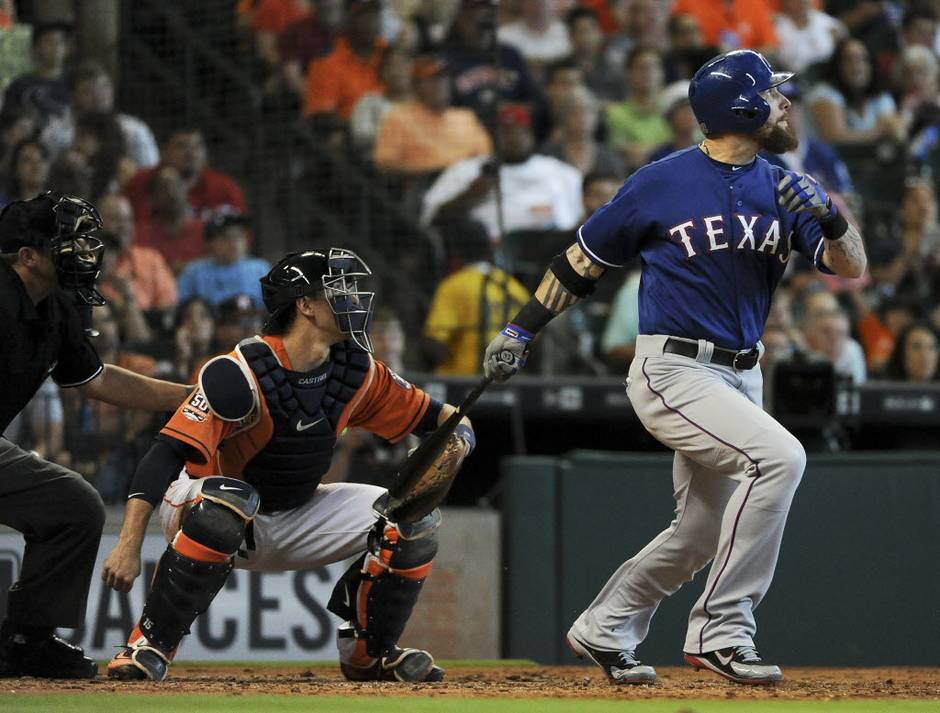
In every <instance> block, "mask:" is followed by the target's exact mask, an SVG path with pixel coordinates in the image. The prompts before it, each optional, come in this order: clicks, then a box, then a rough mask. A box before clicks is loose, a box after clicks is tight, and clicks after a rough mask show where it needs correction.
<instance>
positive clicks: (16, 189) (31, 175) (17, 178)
mask: <svg viewBox="0 0 940 713" xmlns="http://www.w3.org/2000/svg"><path fill="white" fill-rule="evenodd" d="M10 167H11V173H10V177H9V180H8V181H7V185H6V190H5V191H4V196H3V198H2V199H0V207H2V206H6V205H7V204H8V203H11V202H13V201H18V200H29V199H30V198H35V197H36V196H37V195H39V194H40V193H42V192H43V191H44V190H46V189H47V188H48V186H49V172H50V166H49V152H48V151H47V150H46V147H45V146H43V145H42V144H41V143H40V142H39V141H38V140H35V139H27V140H25V141H21V142H20V143H19V144H17V145H16V147H14V149H13V153H12V154H11V156H10Z"/></svg>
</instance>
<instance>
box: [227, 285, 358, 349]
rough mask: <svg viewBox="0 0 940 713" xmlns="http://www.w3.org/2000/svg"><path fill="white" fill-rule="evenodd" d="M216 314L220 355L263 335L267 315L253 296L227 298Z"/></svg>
mask: <svg viewBox="0 0 940 713" xmlns="http://www.w3.org/2000/svg"><path fill="white" fill-rule="evenodd" d="M216 313H217V316H216V321H215V333H214V335H213V337H212V341H213V343H214V345H215V346H214V350H215V351H217V352H219V353H223V352H230V351H231V350H232V349H234V348H235V345H236V344H238V343H239V342H240V341H242V340H243V339H248V338H249V337H253V336H255V335H256V334H261V327H262V326H263V324H264V319H265V314H266V313H265V311H264V310H263V309H262V308H261V307H260V306H259V303H258V302H256V301H255V299H254V298H253V297H252V296H251V295H233V296H232V297H227V298H225V299H224V300H222V301H221V302H219V304H218V305H217V306H216ZM370 336H371V330H370ZM373 342H374V340H373Z"/></svg>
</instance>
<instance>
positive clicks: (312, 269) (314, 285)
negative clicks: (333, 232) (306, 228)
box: [261, 248, 375, 352]
mask: <svg viewBox="0 0 940 713" xmlns="http://www.w3.org/2000/svg"><path fill="white" fill-rule="evenodd" d="M371 274H372V270H370V269H369V266H368V265H366V264H365V262H363V260H362V258H360V257H359V256H358V255H356V253H354V252H353V251H352V250H346V249H345V248H329V249H328V250H326V251H321V250H308V251H306V252H298V253H290V254H289V255H287V256H286V257H284V258H283V259H282V260H281V261H280V262H278V263H277V265H275V266H274V267H273V268H271V271H270V272H269V273H268V274H267V275H265V276H264V277H262V278H261V292H262V296H263V298H264V306H265V307H266V308H267V310H268V313H269V315H270V316H269V319H268V324H270V322H271V320H273V319H275V318H277V317H278V316H280V315H281V314H283V313H284V311H285V310H287V309H291V308H292V307H293V305H294V302H295V301H296V300H297V298H298V297H303V296H305V295H316V294H319V293H321V292H322V293H323V296H324V297H325V298H326V301H327V303H328V304H329V305H330V309H331V310H332V311H333V316H334V317H335V318H336V326H337V327H338V328H339V330H340V331H341V332H342V333H343V334H346V335H348V336H349V337H350V338H351V339H352V340H353V341H354V342H355V343H356V344H357V345H358V346H359V347H360V348H362V349H365V350H366V351H367V352H371V351H372V341H371V340H370V339H369V334H368V330H369V322H370V320H371V319H372V306H373V298H374V297H375V293H374V292H365V291H363V290H360V289H359V281H360V280H362V279H364V278H367V277H368V276H369V275H371Z"/></svg>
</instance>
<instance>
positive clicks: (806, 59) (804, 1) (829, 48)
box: [774, 0, 846, 72]
mask: <svg viewBox="0 0 940 713" xmlns="http://www.w3.org/2000/svg"><path fill="white" fill-rule="evenodd" d="M780 7H781V12H780V13H779V14H778V15H777V16H776V18H775V19H774V28H775V30H776V33H777V37H778V39H779V40H780V48H779V50H778V51H777V58H778V59H779V60H780V63H781V64H782V65H783V68H785V69H789V70H790V71H793V72H802V71H803V70H804V69H806V68H807V67H809V66H810V65H813V64H816V63H818V62H825V61H827V60H828V59H829V58H830V57H831V56H832V52H833V50H835V47H836V41H837V40H838V39H839V38H841V37H843V36H845V34H846V33H845V27H844V26H843V25H842V23H841V22H839V21H838V20H837V19H835V18H834V17H832V16H831V15H827V14H826V13H825V12H823V11H822V10H817V9H816V8H814V7H813V3H812V0H782V2H781V3H780Z"/></svg>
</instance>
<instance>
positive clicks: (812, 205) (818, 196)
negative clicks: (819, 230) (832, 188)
mask: <svg viewBox="0 0 940 713" xmlns="http://www.w3.org/2000/svg"><path fill="white" fill-rule="evenodd" d="M777 203H778V204H779V205H780V206H781V207H782V208H784V209H785V210H787V211H789V212H790V213H812V214H813V216H814V217H815V218H816V219H817V220H829V219H830V218H833V217H834V216H835V213H836V208H835V206H834V205H832V199H831V198H830V197H829V196H828V194H827V193H826V191H825V190H823V187H822V186H821V185H819V183H818V182H817V181H816V179H815V178H813V177H812V176H810V175H809V174H808V173H806V174H802V173H793V172H791V171H787V173H786V175H785V176H784V177H783V178H781V179H780V183H778V184H777Z"/></svg>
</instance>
